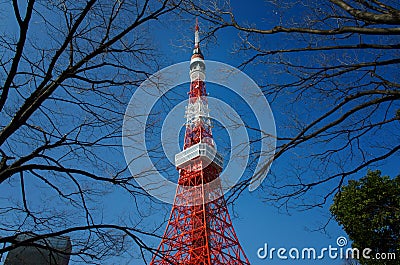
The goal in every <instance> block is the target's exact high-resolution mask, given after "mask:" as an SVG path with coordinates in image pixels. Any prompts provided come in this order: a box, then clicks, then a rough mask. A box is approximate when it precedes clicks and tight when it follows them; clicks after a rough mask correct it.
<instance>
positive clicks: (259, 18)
mask: <svg viewBox="0 0 400 265" xmlns="http://www.w3.org/2000/svg"><path fill="white" fill-rule="evenodd" d="M257 5H259V6H262V7H264V8H254V6H257ZM232 6H233V10H234V11H238V12H236V13H237V14H238V17H237V20H238V22H242V23H244V22H247V23H249V24H251V23H255V24H256V25H257V26H259V27H265V28H269V27H271V26H273V25H276V24H278V23H279V19H280V16H279V14H278V11H277V10H275V9H273V7H272V6H267V5H266V4H265V3H264V1H260V0H256V1H254V2H252V5H250V4H249V3H247V2H245V1H232ZM299 13H300V14H301V12H299ZM285 15H286V16H290V15H294V14H290V12H289V13H287V14H285ZM266 17H268V20H266V19H265V18H266ZM194 21H195V18H194V17H190V16H186V17H185V19H184V20H182V21H174V18H172V17H169V18H168V22H165V21H163V20H161V21H160V22H156V24H155V26H154V28H152V29H151V34H150V38H151V39H152V40H154V46H155V47H156V49H157V52H158V53H159V56H160V58H161V61H162V62H163V65H161V66H162V67H165V66H168V65H171V64H174V63H179V62H182V61H188V60H189V59H190V56H191V53H192V44H193V39H194V34H193V27H194ZM8 22H9V23H8V25H2V26H10V27H12V25H13V23H14V22H12V21H8ZM199 22H200V26H201V25H202V24H204V23H205V22H204V21H201V20H200V21H199ZM283 37H284V36H283V35H276V36H271V37H270V38H269V39H268V40H267V41H268V42H269V45H270V47H281V46H280V45H283V46H286V45H287V43H284V41H282V40H284V38H283ZM238 42H239V38H238V35H237V32H236V31H234V30H232V29H225V30H223V31H221V32H218V33H217V38H216V39H212V40H208V42H207V43H203V44H202V51H203V53H204V55H205V57H206V59H209V60H214V61H220V62H223V63H226V64H230V65H232V66H237V65H238V64H240V63H241V62H242V59H243V58H242V57H240V56H238V55H237V54H234V53H232V51H233V49H234V47H235V45H237V44H238ZM269 67H271V66H265V65H258V66H254V67H250V68H246V69H244V72H245V73H246V74H248V75H249V76H250V77H252V78H255V79H257V78H260V76H259V73H260V72H268V71H269V70H271V73H272V69H269ZM188 71H189V69H188ZM183 74H188V72H186V73H183ZM269 78H270V79H271V82H272V79H273V77H272V76H271V77H269V76H267V77H266V79H267V82H268V81H269ZM274 81H276V80H274ZM207 89H208V92H209V93H210V95H211V96H215V97H218V98H220V99H224V97H225V100H226V101H227V102H230V101H234V100H235V98H234V96H233V95H231V94H229V93H227V94H224V93H223V92H221V91H219V90H218V89H220V88H219V87H218V86H215V85H213V84H208V85H207ZM187 91H189V85H187V86H186V87H185V86H182V87H179V88H177V92H178V93H179V95H180V96H181V97H182V98H184V97H185V96H186V93H187ZM276 104H282V103H279V102H278V103H276ZM275 106H276V105H275ZM280 107H282V106H279V105H278V106H276V108H275V107H274V105H272V111H273V112H274V116H275V123H276V126H277V128H278V135H279V134H280V133H282V134H284V132H282V126H281V125H282V123H284V122H285V119H287V117H286V116H284V115H283V114H282V113H281V112H279V111H278V110H279V109H280ZM244 108H246V107H244ZM211 115H212V108H211ZM248 121H249V122H250V123H251V122H254V117H252V116H248ZM183 122H184V117H182V123H183ZM214 132H215V139H216V141H217V146H218V145H221V146H222V147H223V143H221V142H220V140H221V138H225V137H226V131H224V130H223V129H218V128H216V130H215V131H214ZM171 137H178V136H177V135H174V136H171ZM180 137H181V138H180V141H181V143H182V141H183V138H182V131H181V134H180ZM218 139H219V140H218ZM256 148H257V146H256ZM120 159H123V158H122V157H121V158H120ZM273 170H274V173H275V175H276V176H279V177H280V178H285V176H286V175H287V172H288V171H290V170H291V168H290V158H282V159H279V160H278V161H277V162H276V164H273ZM382 171H383V174H387V175H395V174H398V172H397V171H396V169H394V168H393V167H390V166H388V165H386V166H385V165H383V167H382ZM174 172H175V173H174ZM168 173H170V174H171V175H172V176H174V174H175V177H176V178H177V177H178V172H177V171H175V169H174V167H173V166H172V165H171V168H170V171H168ZM365 173H366V170H364V171H362V172H360V173H359V174H358V175H357V176H356V177H360V176H363V175H365ZM32 186H33V185H32ZM323 188H326V187H320V189H323ZM9 192H11V190H10V191H9ZM31 192H32V193H31V194H32V195H37V196H40V191H38V190H36V191H35V190H34V189H33V190H31ZM264 192H268V191H265V190H256V191H255V192H252V193H250V192H248V191H247V190H245V191H244V192H243V193H242V195H241V196H240V197H239V198H238V199H237V200H236V201H235V203H234V207H231V206H230V207H229V211H230V214H231V217H232V219H233V224H234V227H235V230H236V233H237V235H238V238H239V241H240V243H241V245H242V247H243V249H244V251H245V253H246V254H247V256H248V258H249V260H250V262H251V264H253V265H262V264H341V263H342V261H340V260H330V259H325V260H316V261H313V260H303V261H293V260H279V259H277V258H275V259H273V260H269V259H266V260H261V259H259V258H258V257H257V255H256V253H257V250H258V249H259V248H260V247H263V246H264V244H265V243H267V244H268V246H269V247H274V248H280V247H284V248H287V249H290V248H292V247H296V248H299V249H301V248H310V247H313V248H315V249H316V250H317V251H318V250H319V249H322V248H325V247H328V246H329V245H332V246H334V247H335V246H336V238H337V237H339V236H346V234H345V233H344V231H343V230H342V229H341V228H340V227H338V226H337V224H336V223H335V222H334V221H331V222H330V223H329V225H328V226H327V227H326V228H325V231H324V232H322V231H320V230H319V231H313V230H318V228H321V227H322V226H324V225H325V223H326V222H327V221H328V220H329V217H330V215H329V210H328V207H329V205H330V203H331V202H330V201H328V202H327V204H326V206H325V207H322V208H315V209H312V210H308V211H298V209H297V208H291V209H288V211H285V209H277V208H276V207H274V206H272V205H271V204H270V203H268V202H264V201H263V193H264ZM103 199H104V201H103V202H102V203H101V205H102V206H101V207H103V208H104V210H105V211H104V212H105V213H106V216H101V217H98V218H99V219H100V218H104V220H107V221H117V220H124V218H125V220H129V219H132V220H135V218H136V216H133V213H134V212H135V210H134V209H133V208H134V206H133V204H134V202H133V201H132V198H131V197H130V196H128V195H127V194H125V193H123V192H121V190H120V189H117V188H114V189H112V190H110V191H109V194H108V195H107V196H105V197H104V198H103ZM144 200H145V199H144ZM139 205H144V206H145V207H147V206H148V205H150V204H140V203H139ZM152 206H154V207H155V208H154V209H151V210H149V209H147V208H145V207H143V208H142V209H139V210H140V211H141V212H142V213H143V216H145V218H143V219H142V220H141V223H140V225H139V227H144V228H146V229H151V228H153V227H157V226H159V225H160V224H161V223H162V220H163V219H165V216H167V215H169V210H170V208H171V206H170V205H164V206H160V205H152ZM123 222H124V221H123ZM163 227H165V223H164V226H163ZM163 227H162V228H161V229H159V230H158V233H159V234H161V233H162V231H163V229H164V228H163ZM147 242H148V243H149V244H151V245H152V246H154V247H156V246H157V245H158V243H159V240H158V239H154V238H153V239H151V238H148V239H147ZM135 251H137V249H133V250H132V252H135ZM109 262H110V263H109V264H142V262H140V260H135V259H130V258H126V257H114V258H113V259H111V260H109ZM0 264H2V263H1V261H0ZM70 264H71V265H73V264H74V262H73V261H72V262H71V263H70Z"/></svg>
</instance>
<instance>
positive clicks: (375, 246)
mask: <svg viewBox="0 0 400 265" xmlns="http://www.w3.org/2000/svg"><path fill="white" fill-rule="evenodd" d="M330 210H331V212H332V214H333V216H334V217H335V219H336V221H337V222H338V223H339V224H340V225H342V226H343V229H344V230H345V232H346V233H347V234H348V235H349V237H350V239H351V240H353V247H355V248H358V249H359V250H363V249H365V248H370V249H372V251H373V254H372V255H374V254H376V253H385V254H386V253H396V255H397V257H399V254H400V176H397V177H396V178H393V179H391V178H390V177H389V176H381V172H380V171H379V170H376V171H369V172H368V174H367V175H366V176H365V177H363V178H361V179H360V180H350V181H349V183H348V184H347V185H346V186H343V187H342V188H341V190H340V192H339V193H337V194H336V196H335V198H334V202H333V204H332V206H331V208H330ZM372 255H371V256H372ZM361 262H362V264H395V263H394V262H395V261H393V260H392V261H390V260H386V261H382V263H379V261H377V260H365V259H361ZM391 262H392V263H391ZM396 264H398V263H396Z"/></svg>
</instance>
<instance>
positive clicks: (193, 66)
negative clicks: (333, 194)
mask: <svg viewBox="0 0 400 265" xmlns="http://www.w3.org/2000/svg"><path fill="white" fill-rule="evenodd" d="M190 79H191V84H190V92H189V102H188V106H187V109H186V115H185V116H186V119H187V122H186V132H185V142H184V150H183V151H182V152H180V153H179V154H177V155H176V156H175V164H176V167H177V169H178V170H179V180H178V184H179V185H178V188H177V190H176V195H175V201H174V205H173V207H172V211H171V216H170V219H169V222H168V225H167V227H166V230H165V233H164V236H163V239H162V241H161V243H160V246H159V248H158V250H157V253H156V254H155V255H154V257H153V259H152V261H151V263H150V264H152V265H164V264H165V265H166V264H175V265H177V264H185V265H211V264H212V265H219V264H231V265H233V264H235V265H238V264H239V265H240V264H250V263H249V261H248V259H247V257H246V255H245V253H244V251H243V249H242V247H241V246H240V244H239V241H238V238H237V236H236V233H235V231H234V229H233V226H232V221H231V218H230V216H229V213H228V209H227V206H226V202H225V198H224V196H223V193H222V188H221V183H220V179H219V178H218V176H219V174H220V173H221V170H222V166H223V160H222V157H221V155H220V154H219V153H218V152H217V151H216V148H215V144H214V140H213V136H212V130H211V128H212V125H211V118H210V115H209V109H208V102H207V93H206V87H205V82H204V80H205V63H204V57H203V55H202V53H201V51H200V46H199V27H198V24H197V21H196V28H195V46H194V49H193V55H192V58H191V61H190ZM210 198H211V199H210Z"/></svg>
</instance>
